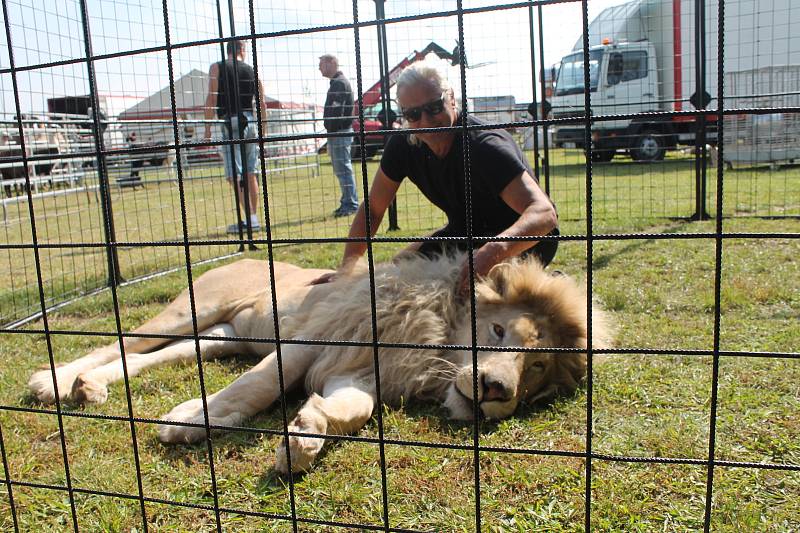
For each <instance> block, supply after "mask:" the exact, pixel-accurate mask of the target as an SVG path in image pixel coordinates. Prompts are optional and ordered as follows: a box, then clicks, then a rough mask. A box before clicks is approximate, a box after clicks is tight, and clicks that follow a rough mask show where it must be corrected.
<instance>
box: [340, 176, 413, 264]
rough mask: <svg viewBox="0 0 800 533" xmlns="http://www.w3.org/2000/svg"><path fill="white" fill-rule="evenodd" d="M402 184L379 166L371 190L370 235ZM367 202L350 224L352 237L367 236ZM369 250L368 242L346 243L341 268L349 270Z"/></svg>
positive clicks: (362, 203)
mask: <svg viewBox="0 0 800 533" xmlns="http://www.w3.org/2000/svg"><path fill="white" fill-rule="evenodd" d="M399 188H400V184H399V183H397V182H396V181H394V180H392V179H390V178H389V177H388V176H387V175H386V174H384V173H383V170H381V169H380V168H378V171H377V172H376V173H375V179H373V180H372V187H370V191H369V218H370V229H369V235H370V237H372V236H374V235H375V233H377V231H378V227H379V226H380V225H381V221H382V220H383V215H384V214H385V213H386V209H388V207H389V204H391V203H392V200H394V197H395V195H396V194H397V189H399ZM365 206H366V203H365V202H361V205H360V206H358V211H357V212H356V215H355V217H353V223H352V224H351V225H350V233H349V234H348V235H347V236H348V237H350V238H352V239H356V238H360V239H363V238H365V237H366V236H367V219H366V216H365V211H366V207H365ZM366 251H367V243H366V242H361V241H351V242H348V243H347V244H345V247H344V256H343V257H342V264H341V266H340V269H344V270H349V269H351V268H352V267H353V265H355V263H356V261H358V260H359V259H360V258H361V256H362V255H364V252H366Z"/></svg>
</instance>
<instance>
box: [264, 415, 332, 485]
mask: <svg viewBox="0 0 800 533" xmlns="http://www.w3.org/2000/svg"><path fill="white" fill-rule="evenodd" d="M288 429H289V432H291V433H316V434H325V432H326V431H327V421H326V420H325V418H324V416H323V415H320V414H318V413H309V412H305V413H300V414H299V415H297V417H296V418H295V419H294V420H293V421H292V423H291V424H290V425H289V428H288ZM324 444H325V439H322V438H317V437H305V436H300V435H290V436H289V453H291V455H292V472H295V473H297V472H305V471H307V470H309V469H310V468H311V463H313V462H314V459H316V458H317V455H319V452H320V451H321V450H322V446H323V445H324ZM275 469H276V470H277V471H278V472H280V473H281V474H288V473H289V460H288V458H287V457H286V439H282V440H281V443H280V444H279V445H278V447H277V448H276V449H275Z"/></svg>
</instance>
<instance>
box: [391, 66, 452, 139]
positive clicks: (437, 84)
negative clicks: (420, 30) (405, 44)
mask: <svg viewBox="0 0 800 533" xmlns="http://www.w3.org/2000/svg"><path fill="white" fill-rule="evenodd" d="M420 84H424V85H427V86H428V87H430V88H431V92H433V93H435V94H442V93H443V92H447V93H448V94H449V93H450V83H449V82H448V81H447V78H445V77H444V76H442V73H441V72H439V69H437V68H436V67H434V66H433V65H431V64H430V63H427V62H425V61H420V62H419V63H414V64H413V65H409V66H407V67H406V68H405V69H404V70H403V72H401V73H400V76H398V77H397V90H398V92H399V91H400V90H401V89H402V88H403V87H410V86H412V85H420ZM456 102H458V99H456ZM403 125H404V126H407V125H408V123H407V121H406V120H405V119H403ZM408 142H409V143H411V144H413V145H415V146H419V144H420V143H421V141H420V140H419V139H417V136H416V135H414V134H413V133H411V134H409V136H408Z"/></svg>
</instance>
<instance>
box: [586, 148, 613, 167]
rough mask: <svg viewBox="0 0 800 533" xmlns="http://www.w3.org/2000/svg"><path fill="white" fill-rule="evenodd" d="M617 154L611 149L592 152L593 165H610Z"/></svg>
mask: <svg viewBox="0 0 800 533" xmlns="http://www.w3.org/2000/svg"><path fill="white" fill-rule="evenodd" d="M616 152H617V151H616V150H612V149H610V148H595V149H594V150H592V163H609V162H611V160H612V159H614V154H615V153H616Z"/></svg>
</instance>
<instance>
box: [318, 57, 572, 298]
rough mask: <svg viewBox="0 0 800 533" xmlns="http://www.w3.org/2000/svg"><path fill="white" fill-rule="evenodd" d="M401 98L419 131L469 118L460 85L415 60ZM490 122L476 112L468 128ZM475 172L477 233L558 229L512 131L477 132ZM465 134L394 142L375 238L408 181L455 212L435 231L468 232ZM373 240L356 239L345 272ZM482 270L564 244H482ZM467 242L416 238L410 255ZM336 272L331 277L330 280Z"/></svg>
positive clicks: (361, 219)
mask: <svg viewBox="0 0 800 533" xmlns="http://www.w3.org/2000/svg"><path fill="white" fill-rule="evenodd" d="M397 101H398V104H399V105H400V107H401V116H402V117H403V120H404V123H405V124H407V125H408V126H410V127H412V128H442V127H451V126H458V125H459V124H460V122H461V119H460V117H459V115H458V112H457V109H456V102H455V98H454V94H453V91H452V89H450V88H449V87H448V86H447V82H446V81H445V80H444V78H443V77H442V76H441V74H440V73H439V72H438V71H437V70H436V69H435V68H433V67H431V66H429V65H426V64H425V63H417V64H415V65H412V66H410V67H408V68H406V70H404V71H403V73H402V74H401V75H400V77H399V78H398V81H397ZM481 123H482V122H481V121H480V120H478V119H475V118H473V117H468V119H467V124H468V125H479V124H481ZM467 137H468V143H469V161H470V168H469V175H470V183H471V186H472V189H471V199H472V202H471V204H472V210H471V213H472V234H473V236H476V237H480V236H482V237H523V236H536V235H550V234H557V233H558V231H557V226H558V218H557V215H556V210H555V206H554V205H553V203H552V201H551V200H550V198H548V197H547V195H546V194H545V193H544V191H542V189H541V188H540V187H539V184H538V182H537V181H536V178H535V175H534V172H533V170H531V167H530V164H529V163H528V162H527V160H526V159H525V157H524V155H523V154H522V152H521V150H520V149H519V147H518V146H517V145H516V143H515V142H514V141H513V139H512V138H511V136H510V135H509V134H508V133H507V132H505V131H503V130H470V131H469V133H468V135H467ZM462 143H463V134H462V132H461V131H458V130H456V131H433V132H418V133H414V134H410V135H408V136H399V135H395V136H393V137H392V138H391V139H390V140H389V141H388V142H387V145H386V148H385V150H384V153H383V157H382V159H381V165H380V169H379V170H378V171H377V173H376V174H375V179H374V181H373V183H372V187H371V189H370V193H369V204H370V205H369V207H370V221H371V228H369V232H370V234H371V235H374V234H375V232H376V231H377V230H378V227H379V226H380V223H381V220H382V219H383V215H384V213H385V211H386V209H387V207H388V206H389V204H390V203H391V202H392V200H393V199H394V197H395V195H396V193H397V190H398V188H399V187H400V184H401V182H402V180H403V179H404V178H409V179H410V180H411V181H412V182H413V183H414V184H415V185H416V186H417V187H418V188H419V189H420V191H421V192H422V193H423V194H424V195H425V196H426V197H427V198H428V199H429V200H430V201H431V202H432V203H433V204H434V205H436V206H437V207H439V208H440V209H441V210H442V211H444V212H445V213H446V214H447V225H446V226H445V227H444V228H442V229H440V230H438V231H436V232H434V233H433V236H437V237H462V238H463V237H465V236H466V235H467V213H466V211H467V209H466V200H465V191H464V184H465V172H464V155H463V145H462ZM364 210H365V208H364V204H362V205H361V207H360V208H359V210H358V213H357V214H356V216H355V218H354V219H353V224H352V226H351V227H350V234H349V237H352V238H360V239H363V238H364V237H365V236H366V234H367V227H366V217H365V216H364ZM366 246H367V245H366V243H365V242H356V241H353V242H348V243H347V244H346V245H345V251H344V258H343V259H342V264H341V266H340V267H339V271H338V272H339V273H343V272H347V271H349V270H350V269H352V268H353V266H354V265H355V263H356V261H357V260H358V259H359V258H360V257H361V256H362V255H363V254H364V252H365V250H366ZM474 246H475V248H476V249H475V251H474V252H473V258H474V261H473V264H474V267H475V274H476V275H478V276H484V275H486V274H487V273H488V272H489V270H490V269H491V268H492V267H493V266H494V265H496V264H498V263H500V262H502V261H503V260H505V259H507V258H510V257H513V256H516V255H520V254H525V253H532V254H534V255H536V256H537V257H538V258H539V259H540V261H541V262H542V263H543V264H545V265H547V264H548V263H549V262H550V261H551V260H552V259H553V256H554V255H555V252H556V248H557V246H558V241H555V240H546V241H539V242H537V241H530V240H527V241H505V242H503V241H490V242H485V241H480V240H478V241H475V242H474ZM466 249H467V242H465V241H439V242H434V241H431V242H425V243H412V244H411V245H410V246H408V247H407V248H406V250H405V252H419V253H422V254H425V255H433V254H436V253H443V252H450V251H456V250H466ZM468 268H469V267H468V264H467V263H466V262H465V264H464V266H463V267H462V269H461V273H460V276H459V280H458V283H459V290H460V291H461V292H462V294H465V293H466V292H467V290H468V287H469V270H468ZM330 279H332V276H323V277H322V278H320V279H319V280H317V282H320V283H322V282H325V281H328V280H330Z"/></svg>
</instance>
